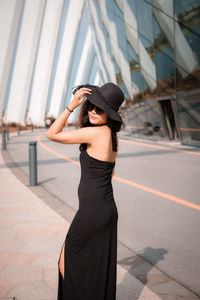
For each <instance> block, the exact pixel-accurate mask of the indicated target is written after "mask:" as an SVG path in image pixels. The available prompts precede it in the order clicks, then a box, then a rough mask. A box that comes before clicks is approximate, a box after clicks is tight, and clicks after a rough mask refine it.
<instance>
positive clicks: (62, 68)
mask: <svg viewBox="0 0 200 300" xmlns="http://www.w3.org/2000/svg"><path fill="white" fill-rule="evenodd" d="M84 3H85V1H83V0H76V1H70V2H69V7H68V11H67V16H66V24H65V29H64V33H63V39H62V43H61V49H60V55H59V59H58V64H57V69H56V76H55V81H54V86H53V92H52V97H51V103H50V108H49V112H48V115H51V116H54V117H57V116H58V114H59V110H60V105H61V103H62V95H63V92H64V90H66V89H67V82H68V79H69V76H70V69H71V61H72V57H73V51H74V47H75V44H76V38H77V32H78V28H79V23H80V20H81V15H82V10H83V5H84Z"/></svg>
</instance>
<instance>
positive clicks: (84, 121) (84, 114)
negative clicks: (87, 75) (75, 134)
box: [75, 99, 122, 151]
mask: <svg viewBox="0 0 200 300" xmlns="http://www.w3.org/2000/svg"><path fill="white" fill-rule="evenodd" d="M88 104H89V100H88V99H86V100H85V101H84V102H83V104H82V106H81V110H80V113H79V116H78V119H77V121H76V124H75V128H82V127H92V126H95V125H94V124H92V123H90V121H89V116H88ZM107 125H108V127H109V128H110V129H111V130H113V131H115V132H119V131H120V130H121V125H122V124H121V123H120V122H118V121H115V120H112V119H110V117H109V116H107ZM86 148H87V144H86V143H82V144H80V146H79V150H80V151H83V150H85V149H86Z"/></svg>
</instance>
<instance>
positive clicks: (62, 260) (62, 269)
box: [58, 242, 65, 279]
mask: <svg viewBox="0 0 200 300" xmlns="http://www.w3.org/2000/svg"><path fill="white" fill-rule="evenodd" d="M64 254H65V242H64V243H63V246H62V250H61V254H60V258H59V261H58V267H59V270H60V272H61V274H62V277H63V279H64V276H65V255H64Z"/></svg>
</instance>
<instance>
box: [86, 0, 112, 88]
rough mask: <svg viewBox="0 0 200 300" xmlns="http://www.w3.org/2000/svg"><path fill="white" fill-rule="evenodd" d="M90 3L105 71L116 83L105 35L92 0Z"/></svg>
mask: <svg viewBox="0 0 200 300" xmlns="http://www.w3.org/2000/svg"><path fill="white" fill-rule="evenodd" d="M90 5H91V8H92V13H93V14H92V16H93V19H94V22H95V28H96V35H97V39H98V41H99V43H100V45H101V51H102V55H103V60H104V64H105V66H106V69H107V72H108V73H109V76H110V80H111V81H112V82H114V83H116V76H115V69H114V63H113V60H111V53H109V52H108V50H107V48H106V40H105V36H104V33H103V30H102V24H101V23H100V22H99V20H98V16H97V12H96V9H95V4H94V1H90Z"/></svg>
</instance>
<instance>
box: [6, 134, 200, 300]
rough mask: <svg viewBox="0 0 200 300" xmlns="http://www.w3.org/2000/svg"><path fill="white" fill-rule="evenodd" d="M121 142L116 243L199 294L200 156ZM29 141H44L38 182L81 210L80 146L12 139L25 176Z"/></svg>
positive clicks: (187, 150)
mask: <svg viewBox="0 0 200 300" xmlns="http://www.w3.org/2000/svg"><path fill="white" fill-rule="evenodd" d="M119 137H120V144H119V153H118V157H117V161H116V167H115V177H114V178H113V180H112V182H113V189H114V197H115V201H116V204H117V207H118V213H119V222H118V239H119V240H120V241H121V242H122V243H123V244H124V245H126V246H127V247H129V248H130V249H132V250H133V251H134V252H136V253H137V254H139V255H141V256H142V257H144V258H145V259H146V260H147V261H149V262H150V263H151V264H153V265H154V266H156V267H157V268H158V269H160V270H161V271H163V272H164V273H166V274H167V275H169V276H170V277H171V278H173V279H174V280H176V281H177V282H178V283H180V284H181V285H183V286H185V287H186V288H188V289H189V290H191V291H192V292H194V293H195V294H197V295H200V196H199V192H200V187H199V185H200V183H199V178H200V151H199V150H198V149H196V150H195V148H190V147H186V146H177V147H174V148H173V147H171V146H169V145H165V144H161V143H156V142H148V141H144V140H139V139H137V140H136V139H133V138H128V137H126V136H124V135H122V134H121V136H120V135H119ZM30 140H38V141H40V142H39V143H38V146H37V154H38V182H39V183H40V184H41V185H42V186H44V187H45V188H46V189H48V190H49V191H50V192H51V193H52V194H54V195H55V196H56V197H58V198H59V199H61V200H62V201H63V202H65V203H67V204H68V205H69V206H71V207H73V208H74V209H77V208H78V195H77V188H78V184H79V180H80V166H79V163H78V162H79V153H80V152H79V149H78V147H79V145H63V144H59V143H55V142H52V141H49V140H47V139H46V137H45V130H40V131H37V132H36V131H34V132H33V133H30V132H29V133H27V134H26V133H23V134H22V135H20V136H16V137H13V138H12V140H11V141H10V143H9V145H8V149H9V152H10V155H11V156H12V158H13V159H14V160H15V162H16V163H17V164H18V165H19V167H20V168H22V169H23V171H24V172H25V173H26V174H28V141H30ZM69 158H70V159H71V161H70V160H68V159H69Z"/></svg>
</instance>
